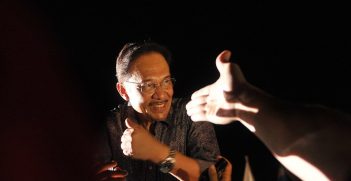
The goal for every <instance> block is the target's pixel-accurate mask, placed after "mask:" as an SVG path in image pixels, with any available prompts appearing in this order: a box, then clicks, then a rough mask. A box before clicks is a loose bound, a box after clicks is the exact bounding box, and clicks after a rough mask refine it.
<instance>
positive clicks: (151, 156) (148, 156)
mask: <svg viewBox="0 0 351 181" xmlns="http://www.w3.org/2000/svg"><path fill="white" fill-rule="evenodd" d="M125 123H126V126H127V127H128V128H132V129H133V131H132V133H131V140H129V139H125V140H123V139H122V145H121V147H122V149H128V146H126V145H128V144H130V146H129V147H131V150H130V151H131V156H132V157H133V158H135V159H141V160H150V161H153V162H155V163H158V162H159V161H160V160H162V159H163V158H165V157H166V156H167V154H168V151H169V148H167V146H165V145H163V144H162V143H161V142H159V141H158V140H156V139H155V138H154V137H153V136H152V135H151V134H150V133H149V132H148V131H147V130H146V129H145V128H144V127H143V126H141V125H139V124H137V123H136V122H135V121H133V120H131V119H130V118H127V119H126V120H125ZM122 137H123V136H122ZM123 151H125V150H123ZM127 152H128V151H127Z"/></svg>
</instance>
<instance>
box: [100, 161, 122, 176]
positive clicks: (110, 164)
mask: <svg viewBox="0 0 351 181" xmlns="http://www.w3.org/2000/svg"><path fill="white" fill-rule="evenodd" d="M116 166H117V162H115V161H111V162H109V163H107V164H105V165H103V166H101V167H100V168H99V169H98V171H97V174H99V173H101V172H103V171H106V170H109V169H111V168H113V167H116Z"/></svg>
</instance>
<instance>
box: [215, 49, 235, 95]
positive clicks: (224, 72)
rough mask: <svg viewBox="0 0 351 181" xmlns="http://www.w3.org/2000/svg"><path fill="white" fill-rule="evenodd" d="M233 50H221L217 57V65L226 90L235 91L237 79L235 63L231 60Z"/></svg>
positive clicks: (221, 81)
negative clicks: (234, 72) (234, 69)
mask: <svg viewBox="0 0 351 181" xmlns="http://www.w3.org/2000/svg"><path fill="white" fill-rule="evenodd" d="M230 56H231V52H230V51H229V50H224V51H223V52H221V53H220V54H219V55H218V56H217V59H216V66H217V69H218V71H219V73H220V83H221V85H222V88H223V90H224V91H227V92H231V91H233V86H234V81H233V79H235V77H234V75H233V63H231V62H230Z"/></svg>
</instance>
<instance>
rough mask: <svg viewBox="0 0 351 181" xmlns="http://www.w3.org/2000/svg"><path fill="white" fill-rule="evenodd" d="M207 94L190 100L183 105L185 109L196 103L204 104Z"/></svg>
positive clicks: (194, 105)
mask: <svg viewBox="0 0 351 181" xmlns="http://www.w3.org/2000/svg"><path fill="white" fill-rule="evenodd" d="M207 97H208V96H207V95H202V96H198V97H196V98H194V99H192V100H190V101H189V102H188V103H187V104H186V105H185V108H186V109H191V108H193V107H196V106H198V105H201V104H206V100H207Z"/></svg>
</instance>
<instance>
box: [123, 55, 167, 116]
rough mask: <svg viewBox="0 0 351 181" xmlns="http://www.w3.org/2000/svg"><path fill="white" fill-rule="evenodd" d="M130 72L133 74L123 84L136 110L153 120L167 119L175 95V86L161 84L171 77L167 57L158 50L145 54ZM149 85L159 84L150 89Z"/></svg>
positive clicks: (136, 61) (133, 65) (138, 59)
mask: <svg viewBox="0 0 351 181" xmlns="http://www.w3.org/2000/svg"><path fill="white" fill-rule="evenodd" d="M129 73H130V74H131V75H132V76H131V77H130V78H129V79H128V80H127V81H126V82H124V83H123V86H124V88H125V89H126V94H127V95H128V99H129V102H130V103H131V105H132V107H133V108H134V110H136V111H137V112H139V113H141V114H143V115H144V116H145V117H148V118H151V119H152V120H156V121H162V120H165V119H166V118H167V116H168V113H169V110H170V108H171V103H172V97H173V86H163V87H162V86H161V83H162V82H165V81H166V82H167V80H169V79H170V78H171V77H170V76H171V75H170V70H169V66H168V63H167V62H166V60H165V58H164V57H163V56H162V55H161V54H159V53H156V52H151V53H147V54H144V55H142V56H140V57H139V58H137V59H136V60H135V61H134V62H133V64H132V65H131V67H130V70H129ZM135 83H143V84H135ZM141 85H142V86H141ZM147 85H157V86H156V87H155V89H152V88H151V89H150V86H149V87H148V88H146V86H147ZM164 85H165V84H164ZM151 87H152V86H151Z"/></svg>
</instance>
